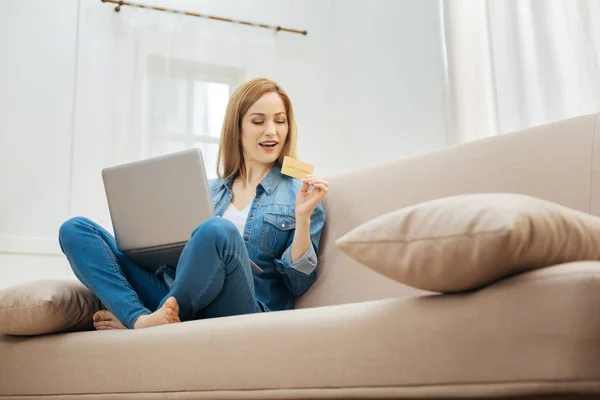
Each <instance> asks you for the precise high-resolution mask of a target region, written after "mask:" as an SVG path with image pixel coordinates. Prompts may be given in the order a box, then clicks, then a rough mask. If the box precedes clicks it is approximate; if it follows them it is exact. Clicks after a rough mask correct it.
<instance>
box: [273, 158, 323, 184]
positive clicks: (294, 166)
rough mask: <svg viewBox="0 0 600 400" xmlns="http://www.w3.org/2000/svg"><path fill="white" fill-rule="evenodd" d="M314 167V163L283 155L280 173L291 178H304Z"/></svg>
mask: <svg viewBox="0 0 600 400" xmlns="http://www.w3.org/2000/svg"><path fill="white" fill-rule="evenodd" d="M314 169H315V166H314V165H311V164H307V163H305V162H302V161H298V160H296V159H295V158H292V157H288V156H285V157H284V159H283V166H282V167H281V173H282V174H284V175H288V176H291V177H292V178H297V179H304V178H306V177H307V176H308V175H311V174H312V173H313V171H314Z"/></svg>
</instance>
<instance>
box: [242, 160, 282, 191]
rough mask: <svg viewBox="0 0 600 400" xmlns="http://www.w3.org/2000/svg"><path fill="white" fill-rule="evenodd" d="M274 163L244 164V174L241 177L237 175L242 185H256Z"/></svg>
mask: <svg viewBox="0 0 600 400" xmlns="http://www.w3.org/2000/svg"><path fill="white" fill-rule="evenodd" d="M274 165H275V164H270V165H269V164H255V163H247V164H246V175H245V176H244V178H243V179H242V178H241V177H238V179H239V180H240V182H241V183H242V185H243V186H244V187H248V186H252V187H254V186H256V185H258V184H259V183H261V182H262V180H263V179H265V177H266V176H267V175H268V174H269V172H270V171H271V169H272V168H273V166H274Z"/></svg>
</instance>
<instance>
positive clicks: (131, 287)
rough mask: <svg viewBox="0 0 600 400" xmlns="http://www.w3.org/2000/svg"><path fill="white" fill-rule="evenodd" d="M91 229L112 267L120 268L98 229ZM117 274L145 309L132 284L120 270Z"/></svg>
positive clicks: (139, 304)
mask: <svg viewBox="0 0 600 400" xmlns="http://www.w3.org/2000/svg"><path fill="white" fill-rule="evenodd" d="M92 229H94V233H95V234H96V235H97V236H98V238H99V239H100V243H102V248H103V249H104V252H105V253H106V255H107V256H108V258H109V259H110V260H111V261H112V263H113V267H114V266H116V267H117V269H118V270H120V269H121V268H120V267H119V263H118V262H117V260H116V258H115V255H114V254H113V252H112V251H111V250H110V248H109V247H108V246H107V244H106V242H105V241H104V239H102V237H101V236H100V234H99V233H98V231H97V230H96V229H97V228H96V227H92ZM117 275H118V276H119V279H120V280H121V281H122V282H123V283H124V284H125V285H126V286H127V287H129V288H130V289H131V292H132V293H133V294H134V296H135V299H136V301H137V303H138V306H141V307H142V308H144V309H146V306H145V305H144V303H142V300H141V299H140V297H139V296H138V294H137V292H136V291H135V289H134V288H133V286H131V284H130V283H129V282H128V281H127V279H125V277H124V276H123V273H122V271H119V273H118V274H117Z"/></svg>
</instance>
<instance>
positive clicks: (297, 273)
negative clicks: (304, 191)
mask: <svg viewBox="0 0 600 400" xmlns="http://www.w3.org/2000/svg"><path fill="white" fill-rule="evenodd" d="M232 184H233V178H230V179H222V178H217V179H213V180H211V181H209V185H210V191H211V196H212V200H213V207H214V210H215V216H217V217H222V216H223V213H224V212H225V209H226V208H227V207H228V206H229V204H230V203H231V199H232V197H233V193H232V190H231V187H232ZM301 186H302V182H301V181H300V180H297V179H294V178H291V177H289V176H287V175H282V174H281V167H280V166H278V165H276V166H275V167H273V168H272V169H271V171H270V172H269V174H268V175H267V176H266V177H265V178H264V179H263V181H262V182H261V183H260V184H259V185H257V186H256V196H255V197H254V200H253V201H252V205H251V206H250V211H249V212H248V219H247V220H246V225H245V226H244V233H243V235H242V239H243V240H244V243H245V245H246V249H247V250H248V255H249V256H250V259H251V260H252V261H254V263H256V264H257V265H258V266H259V267H260V268H261V269H262V270H263V272H262V273H260V274H253V276H254V287H255V290H256V297H257V299H258V301H259V302H260V304H261V305H262V306H263V308H264V309H265V310H266V311H278V310H288V309H291V308H294V297H295V296H300V295H302V294H303V293H304V292H306V291H307V290H308V288H310V286H311V285H312V284H313V282H314V281H315V280H316V279H317V253H318V251H319V240H320V239H321V233H322V230H323V225H324V223H325V212H324V211H323V206H322V205H321V203H319V204H318V205H317V207H316V208H315V210H314V212H313V213H312V215H311V217H310V241H311V246H310V247H309V248H308V250H307V251H306V252H305V253H304V254H303V255H302V256H301V257H300V258H299V259H298V260H296V262H292V241H293V239H294V233H295V228H296V217H295V203H296V195H297V193H298V190H300V187H301Z"/></svg>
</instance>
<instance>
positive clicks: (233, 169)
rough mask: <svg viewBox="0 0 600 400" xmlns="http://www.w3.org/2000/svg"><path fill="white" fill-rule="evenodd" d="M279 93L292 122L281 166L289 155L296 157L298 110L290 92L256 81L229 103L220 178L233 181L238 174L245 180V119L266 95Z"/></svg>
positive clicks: (239, 90)
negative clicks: (243, 124) (295, 112)
mask: <svg viewBox="0 0 600 400" xmlns="http://www.w3.org/2000/svg"><path fill="white" fill-rule="evenodd" d="M271 92H274V93H277V94H278V95H279V97H280V98H281V100H282V101H283V104H284V106H285V112H286V114H287V120H288V133H287V137H286V139H285V143H284V145H283V150H282V151H281V155H280V156H279V159H278V160H277V163H278V164H279V165H281V164H282V163H283V158H284V157H285V156H288V157H293V158H296V144H297V141H298V132H297V128H296V120H295V119H294V109H293V108H292V102H291V100H290V98H289V96H288V95H287V93H286V92H285V91H284V90H283V89H282V88H281V87H280V86H279V85H278V84H277V83H275V82H273V81H271V80H269V79H265V78H255V79H252V80H250V81H248V82H246V83H244V84H242V85H241V86H240V87H238V88H237V89H236V90H235V91H234V92H233V94H232V95H231V98H230V99H229V103H228V104H227V110H226V111H225V118H224V119H223V128H222V129H221V139H220V140H219V154H218V156H217V174H218V175H219V177H220V178H224V179H229V178H231V177H233V176H235V175H237V174H239V175H240V177H241V178H242V179H244V178H245V176H246V165H245V163H244V153H243V148H242V119H243V118H244V115H246V113H247V112H248V110H249V109H250V107H252V105H253V104H254V103H256V102H257V101H258V99H260V98H261V97H262V96H263V95H264V94H266V93H271Z"/></svg>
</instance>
